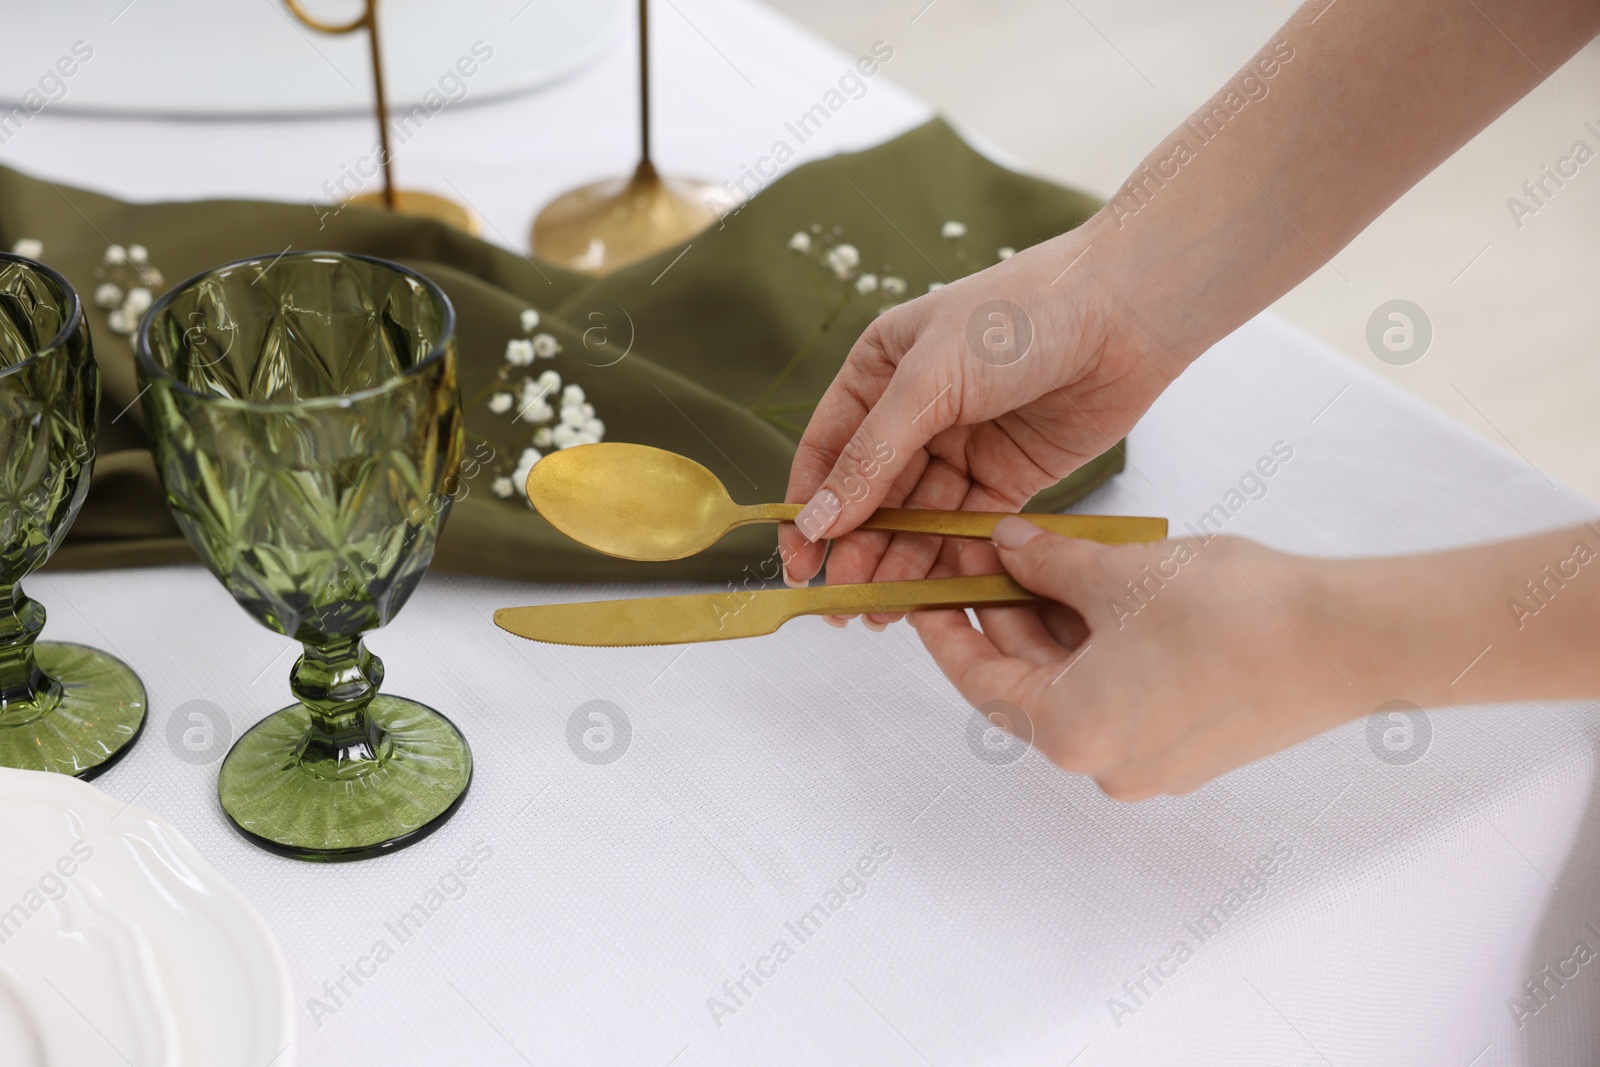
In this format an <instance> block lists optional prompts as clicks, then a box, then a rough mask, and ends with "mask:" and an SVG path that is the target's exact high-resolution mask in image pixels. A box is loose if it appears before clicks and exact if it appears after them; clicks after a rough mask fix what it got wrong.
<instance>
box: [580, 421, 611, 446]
mask: <svg viewBox="0 0 1600 1067" xmlns="http://www.w3.org/2000/svg"><path fill="white" fill-rule="evenodd" d="M583 432H584V433H586V434H588V435H589V436H590V437H592V438H594V439H595V440H596V441H599V440H600V439H601V438H602V437H604V436H605V435H606V424H605V423H603V422H601V421H600V420H599V419H596V418H590V419H589V421H588V422H586V423H584V424H583Z"/></svg>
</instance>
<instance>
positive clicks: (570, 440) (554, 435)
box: [550, 423, 580, 448]
mask: <svg viewBox="0 0 1600 1067" xmlns="http://www.w3.org/2000/svg"><path fill="white" fill-rule="evenodd" d="M550 437H551V439H552V440H554V441H555V443H556V447H557V448H571V447H572V446H573V445H575V444H578V443H580V442H579V441H578V428H577V427H576V426H568V425H567V424H566V423H562V424H561V425H560V426H557V427H556V428H555V429H553V430H551V431H550Z"/></svg>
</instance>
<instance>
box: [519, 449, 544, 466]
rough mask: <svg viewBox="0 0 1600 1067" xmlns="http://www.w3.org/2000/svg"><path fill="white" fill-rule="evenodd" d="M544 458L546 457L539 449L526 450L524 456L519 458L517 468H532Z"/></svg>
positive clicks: (523, 451)
mask: <svg viewBox="0 0 1600 1067" xmlns="http://www.w3.org/2000/svg"><path fill="white" fill-rule="evenodd" d="M543 458H544V456H543V455H542V454H541V453H540V452H539V450H538V449H537V448H524V449H523V450H522V455H521V456H519V457H517V466H519V467H532V466H533V465H534V464H535V463H537V462H539V461H540V460H541V459H543Z"/></svg>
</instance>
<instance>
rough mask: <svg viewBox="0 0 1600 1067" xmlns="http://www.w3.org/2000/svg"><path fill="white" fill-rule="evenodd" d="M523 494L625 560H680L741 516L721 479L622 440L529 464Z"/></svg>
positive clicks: (570, 532)
mask: <svg viewBox="0 0 1600 1067" xmlns="http://www.w3.org/2000/svg"><path fill="white" fill-rule="evenodd" d="M527 490H528V499H529V500H530V501H532V503H533V506H534V507H535V508H537V509H538V511H539V514H541V515H543V516H544V517H545V519H546V520H548V521H549V523H550V525H552V526H554V527H555V528H556V529H558V530H560V531H561V532H562V533H564V534H566V535H567V536H568V537H570V538H572V539H573V540H574V541H577V542H579V543H580V544H585V545H588V546H589V547H590V548H592V549H595V550H596V551H598V552H604V553H606V554H607V555H610V556H619V557H621V558H622V559H633V560H668V559H683V558H684V557H685V556H692V555H694V554H695V553H696V552H700V551H702V550H703V549H707V548H710V547H711V546H712V545H714V544H716V543H717V541H718V539H720V538H721V537H722V535H723V534H725V533H727V532H728V531H729V530H730V529H732V528H733V527H735V526H740V525H743V524H744V523H745V522H759V521H761V520H760V519H759V518H754V519H752V518H745V517H744V513H745V512H746V511H747V510H751V509H746V508H742V507H740V506H739V505H738V504H735V503H734V502H733V499H732V498H731V497H729V496H728V490H727V489H726V488H725V487H724V486H723V484H722V482H721V480H719V479H718V478H717V476H716V475H715V474H712V473H711V471H709V470H707V469H706V468H705V467H703V466H701V465H700V464H698V463H696V462H695V461H694V460H692V459H689V458H688V457H687V456H680V455H678V454H677V453H675V452H668V451H665V450H664V449H660V448H651V447H650V446H649V445H632V444H623V443H621V442H605V443H603V444H594V445H579V446H577V447H576V448H563V449H561V450H560V451H558V452H552V453H551V454H550V455H548V456H546V457H544V458H543V459H541V460H540V461H539V462H538V463H536V464H534V467H533V471H532V473H530V474H529V475H528V486H527Z"/></svg>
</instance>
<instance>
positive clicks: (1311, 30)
mask: <svg viewBox="0 0 1600 1067" xmlns="http://www.w3.org/2000/svg"><path fill="white" fill-rule="evenodd" d="M1597 32H1600V2H1595V0H1515V2H1513V0H1332V2H1329V0H1311V2H1309V3H1307V4H1306V5H1305V6H1304V7H1302V8H1301V9H1300V10H1299V11H1298V12H1297V13H1296V14H1295V15H1294V17H1292V18H1291V19H1290V20H1289V22H1288V23H1287V24H1285V25H1284V27H1283V28H1282V30H1281V31H1279V33H1278V34H1277V35H1276V36H1275V37H1274V38H1273V39H1272V41H1270V42H1268V44H1267V45H1266V46H1265V47H1263V48H1262V50H1261V51H1260V52H1259V53H1257V55H1256V57H1255V58H1254V59H1252V60H1251V61H1250V62H1249V63H1248V64H1246V65H1245V67H1244V68H1243V69H1242V70H1241V71H1240V72H1239V73H1238V74H1237V75H1236V76H1235V77H1234V78H1232V79H1230V81H1229V82H1228V84H1227V85H1225V86H1224V87H1223V88H1222V90H1220V91H1219V92H1218V93H1217V95H1216V96H1214V97H1212V99H1211V100H1209V101H1208V102H1207V103H1206V104H1205V105H1204V106H1203V107H1201V108H1200V109H1199V110H1198V111H1196V112H1195V113H1194V115H1193V116H1191V117H1190V118H1189V119H1188V120H1187V121H1186V122H1185V123H1184V124H1183V125H1181V126H1179V127H1178V129H1177V130H1175V131H1174V132H1173V133H1172V135H1171V136H1169V137H1168V138H1167V139H1166V140H1165V141H1163V142H1162V143H1161V145H1160V146H1158V147H1157V148H1156V150H1155V151H1153V152H1152V153H1150V155H1149V156H1148V157H1147V158H1146V159H1145V161H1144V162H1143V163H1142V164H1140V166H1139V167H1138V168H1136V170H1135V171H1134V173H1133V175H1132V176H1131V177H1130V179H1129V180H1128V182H1127V183H1126V184H1124V185H1123V187H1122V188H1121V189H1120V190H1119V191H1118V193H1117V195H1116V196H1115V197H1114V198H1113V199H1112V200H1111V202H1110V203H1109V204H1107V206H1106V207H1105V209H1104V210H1102V211H1101V212H1100V213H1099V214H1098V215H1097V216H1096V217H1095V219H1093V220H1092V221H1091V222H1090V223H1089V224H1087V226H1086V227H1085V229H1084V233H1083V234H1082V235H1081V236H1082V240H1083V241H1087V242H1088V249H1087V251H1085V250H1084V249H1083V245H1082V244H1081V243H1079V244H1076V245H1075V246H1070V247H1068V248H1064V249H1063V251H1064V252H1066V253H1068V254H1070V255H1072V256H1078V255H1080V254H1081V255H1082V262H1081V263H1080V264H1077V265H1076V266H1075V268H1074V269H1085V270H1093V271H1097V272H1103V274H1102V277H1101V281H1102V283H1103V284H1102V285H1101V288H1102V289H1103V290H1104V291H1106V292H1108V293H1109V298H1110V299H1111V300H1112V301H1114V302H1115V303H1116V304H1117V305H1118V306H1117V308H1116V310H1117V311H1120V312H1122V313H1123V314H1124V315H1126V316H1128V317H1131V318H1132V319H1133V320H1134V321H1135V322H1136V323H1137V324H1138V325H1139V326H1140V327H1142V328H1143V330H1144V331H1145V333H1146V334H1147V335H1148V336H1147V338H1146V340H1148V341H1150V342H1153V343H1154V344H1156V345H1157V346H1158V347H1159V348H1162V349H1164V350H1166V351H1168V352H1170V353H1172V354H1173V355H1174V356H1176V357H1177V358H1178V359H1179V360H1180V361H1187V360H1190V359H1193V358H1195V357H1196V356H1198V355H1199V354H1200V353H1201V352H1203V351H1204V350H1205V349H1206V348H1208V347H1209V346H1210V345H1211V344H1213V343H1215V342H1216V341H1217V340H1220V339H1221V338H1222V337H1224V336H1226V335H1227V334H1228V333H1229V332H1231V331H1232V330H1233V329H1235V328H1237V327H1238V326H1239V325H1240V324H1241V323H1243V322H1245V321H1246V320H1248V319H1249V318H1250V317H1252V316H1253V315H1255V314H1256V313H1257V312H1259V311H1260V310H1261V309H1262V308H1264V307H1266V306H1267V305H1268V304H1270V303H1271V302H1272V301H1273V300H1275V299H1277V298H1278V297H1279V296H1281V295H1282V294H1283V293H1285V292H1286V291H1288V290H1289V289H1290V288H1292V287H1293V286H1295V285H1297V284H1298V283H1299V282H1300V281H1302V280H1303V279H1305V278H1306V277H1307V276H1308V275H1310V274H1311V273H1312V272H1313V271H1315V270H1317V269H1318V268H1319V267H1321V266H1322V265H1323V264H1325V263H1326V262H1327V261H1328V259H1329V258H1330V257H1331V256H1332V255H1333V254H1334V253H1335V252H1337V251H1338V250H1339V249H1341V248H1343V247H1344V246H1345V244H1346V243H1348V242H1349V241H1350V240H1351V239H1352V238H1353V237H1355V235H1356V234H1358V233H1359V232H1361V230H1362V229H1363V228H1365V227H1366V226H1367V224H1368V223H1370V222H1371V221H1372V220H1373V219H1374V218H1375V217H1376V216H1377V215H1378V214H1380V213H1381V212H1382V211H1383V210H1384V209H1385V208H1387V207H1388V206H1389V205H1390V204H1391V203H1393V202H1394V201H1395V200H1396V199H1397V198H1398V197H1399V196H1400V195H1401V194H1402V193H1404V192H1405V191H1406V190H1407V189H1409V188H1410V187H1411V186H1412V185H1413V184H1415V183H1416V182H1417V181H1418V180H1419V179H1420V178H1422V177H1423V176H1424V175H1426V174H1427V173H1428V172H1429V171H1431V170H1433V169H1434V168H1435V167H1436V166H1438V165H1439V163H1441V162H1442V161H1443V160H1445V159H1446V158H1447V157H1449V156H1450V155H1451V154H1452V153H1453V152H1455V151H1456V149H1458V148H1459V147H1461V145H1463V144H1464V143H1466V142H1467V141H1468V140H1470V139H1471V138H1472V137H1473V136H1474V135H1475V134H1476V133H1477V132H1478V131H1479V130H1481V129H1483V128H1484V127H1485V126H1486V125H1488V124H1489V123H1490V122H1491V121H1492V120H1493V119H1494V118H1495V117H1497V116H1498V115H1499V114H1500V113H1501V112H1503V111H1505V110H1506V109H1507V108H1508V107H1510V106H1511V105H1512V104H1513V103H1515V102H1516V101H1517V100H1519V99H1520V98H1521V97H1522V96H1524V95H1525V94H1526V93H1527V92H1528V91H1529V90H1531V89H1532V88H1533V87H1534V86H1535V85H1537V84H1538V83H1539V82H1540V81H1541V80H1543V78H1544V77H1545V76H1547V75H1548V74H1549V73H1550V72H1551V71H1553V70H1555V69H1556V68H1557V67H1558V66H1560V65H1561V64H1562V63H1563V62H1565V61H1566V60H1567V59H1568V58H1569V57H1571V56H1572V55H1573V54H1574V53H1575V52H1576V51H1577V50H1578V49H1579V48H1581V47H1582V46H1583V45H1584V44H1585V43H1586V42H1587V41H1589V40H1590V39H1591V38H1593V37H1594V36H1595V34H1596V33H1597Z"/></svg>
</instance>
